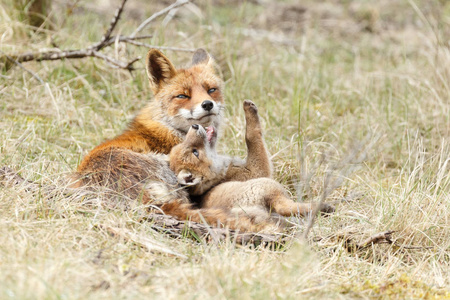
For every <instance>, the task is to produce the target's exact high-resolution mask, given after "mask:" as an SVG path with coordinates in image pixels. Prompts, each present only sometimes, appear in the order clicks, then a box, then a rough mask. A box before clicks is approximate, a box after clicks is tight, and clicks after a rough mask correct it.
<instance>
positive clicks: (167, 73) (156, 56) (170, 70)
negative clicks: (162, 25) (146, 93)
mask: <svg viewBox="0 0 450 300" xmlns="http://www.w3.org/2000/svg"><path fill="white" fill-rule="evenodd" d="M145 66H146V70H147V76H148V79H149V81H150V87H151V88H152V90H153V93H154V94H156V93H158V91H159V89H160V88H161V85H163V84H166V83H168V82H169V80H170V79H171V78H172V77H173V76H175V74H176V73H177V71H176V69H175V67H174V66H173V65H172V63H171V62H170V60H169V59H168V58H167V57H165V56H164V54H162V53H161V51H159V50H156V49H151V50H150V51H148V53H147V60H146V61H145Z"/></svg>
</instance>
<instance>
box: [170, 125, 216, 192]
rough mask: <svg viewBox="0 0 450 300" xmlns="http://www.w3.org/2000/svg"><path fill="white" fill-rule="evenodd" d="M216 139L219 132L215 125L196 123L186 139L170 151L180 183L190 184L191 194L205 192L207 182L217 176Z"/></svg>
mask: <svg viewBox="0 0 450 300" xmlns="http://www.w3.org/2000/svg"><path fill="white" fill-rule="evenodd" d="M216 139H217V132H216V129H215V128H214V127H213V126H210V127H208V128H206V129H205V128H203V127H202V126H201V125H198V124H194V125H192V126H191V128H190V129H189V131H188V133H187V135H186V139H185V140H184V141H183V142H182V143H180V144H178V145H176V146H174V147H173V148H172V151H171V152H170V168H171V169H172V171H173V172H174V173H175V175H176V176H177V179H178V182H179V183H180V184H182V185H185V186H190V190H189V193H190V194H191V195H200V194H202V193H204V192H205V191H206V190H207V189H209V187H206V186H205V185H204V184H205V182H208V181H210V180H212V179H214V178H216V177H217V174H216V172H217V171H218V170H216V169H217V162H216V150H215V144H216ZM205 189H206V190H205Z"/></svg>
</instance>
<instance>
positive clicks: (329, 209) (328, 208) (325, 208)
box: [319, 203, 336, 214]
mask: <svg viewBox="0 0 450 300" xmlns="http://www.w3.org/2000/svg"><path fill="white" fill-rule="evenodd" d="M319 211H320V212H321V213H325V214H331V213H334V212H335V211H336V209H335V208H334V206H333V205H331V204H328V203H322V204H321V205H320V207H319Z"/></svg>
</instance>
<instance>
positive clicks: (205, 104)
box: [202, 100, 214, 111]
mask: <svg viewBox="0 0 450 300" xmlns="http://www.w3.org/2000/svg"><path fill="white" fill-rule="evenodd" d="M202 108H203V109H204V110H205V111H211V110H212V109H213V108H214V102H212V101H211V100H205V101H203V102H202Z"/></svg>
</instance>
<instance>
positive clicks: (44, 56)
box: [0, 0, 195, 83]
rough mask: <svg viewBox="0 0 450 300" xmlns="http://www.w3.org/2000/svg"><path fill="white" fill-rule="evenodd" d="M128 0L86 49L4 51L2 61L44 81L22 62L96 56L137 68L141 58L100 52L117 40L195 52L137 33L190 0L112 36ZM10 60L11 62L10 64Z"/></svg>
mask: <svg viewBox="0 0 450 300" xmlns="http://www.w3.org/2000/svg"><path fill="white" fill-rule="evenodd" d="M126 2H127V0H122V2H121V5H120V7H119V8H118V9H117V10H116V12H115V14H114V17H113V18H112V20H111V23H110V25H109V27H108V29H107V30H106V32H105V34H104V35H103V37H102V39H101V40H100V41H99V42H97V43H95V44H93V45H91V46H89V47H87V48H84V49H68V50H51V51H45V52H28V53H23V54H12V55H7V54H5V53H3V52H1V53H2V54H3V55H1V56H0V62H4V63H5V69H6V70H8V69H9V68H10V67H11V66H13V65H18V66H20V67H21V68H23V69H24V70H26V71H27V72H29V73H30V74H32V75H33V77H34V78H36V79H37V80H38V81H39V82H41V83H44V81H43V80H42V79H40V78H39V76H37V75H36V74H35V73H33V72H31V71H30V70H28V69H26V68H24V67H23V66H22V65H21V63H22V62H28V61H44V60H61V59H79V58H85V57H95V58H100V59H103V60H104V61H105V62H107V63H108V64H109V65H111V66H113V67H114V68H120V69H125V70H128V71H133V70H135V68H134V67H133V64H134V63H135V62H136V61H138V60H139V59H140V58H134V59H132V60H131V61H129V62H124V61H120V60H117V59H115V58H112V57H109V56H107V55H105V54H102V53H100V52H99V51H100V50H101V49H103V48H105V47H108V46H111V45H112V44H114V43H115V42H123V43H129V44H132V45H135V46H143V47H147V48H155V49H162V50H172V51H185V52H194V51H195V49H184V48H176V47H158V46H152V45H149V44H145V43H141V42H138V41H137V40H141V39H146V38H151V37H152V35H143V36H136V33H138V32H139V31H141V30H142V29H143V28H144V27H145V26H146V25H147V24H149V23H150V22H151V21H152V20H154V19H155V18H157V17H158V16H160V15H163V14H165V13H166V12H168V11H170V10H172V9H174V8H177V7H180V6H182V5H184V4H186V3H188V2H189V0H178V1H177V2H175V3H173V4H172V5H170V6H168V7H166V8H165V9H163V10H161V11H159V12H157V13H155V14H153V15H152V16H151V17H150V18H148V19H147V20H146V22H144V23H145V24H144V23H143V24H141V26H140V28H138V29H137V30H136V31H135V32H134V33H133V34H132V35H131V36H112V35H111V34H112V32H113V31H114V29H115V27H116V26H117V23H118V22H119V19H120V16H121V14H122V13H123V9H124V6H125V3H126ZM8 62H11V63H10V64H8Z"/></svg>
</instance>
